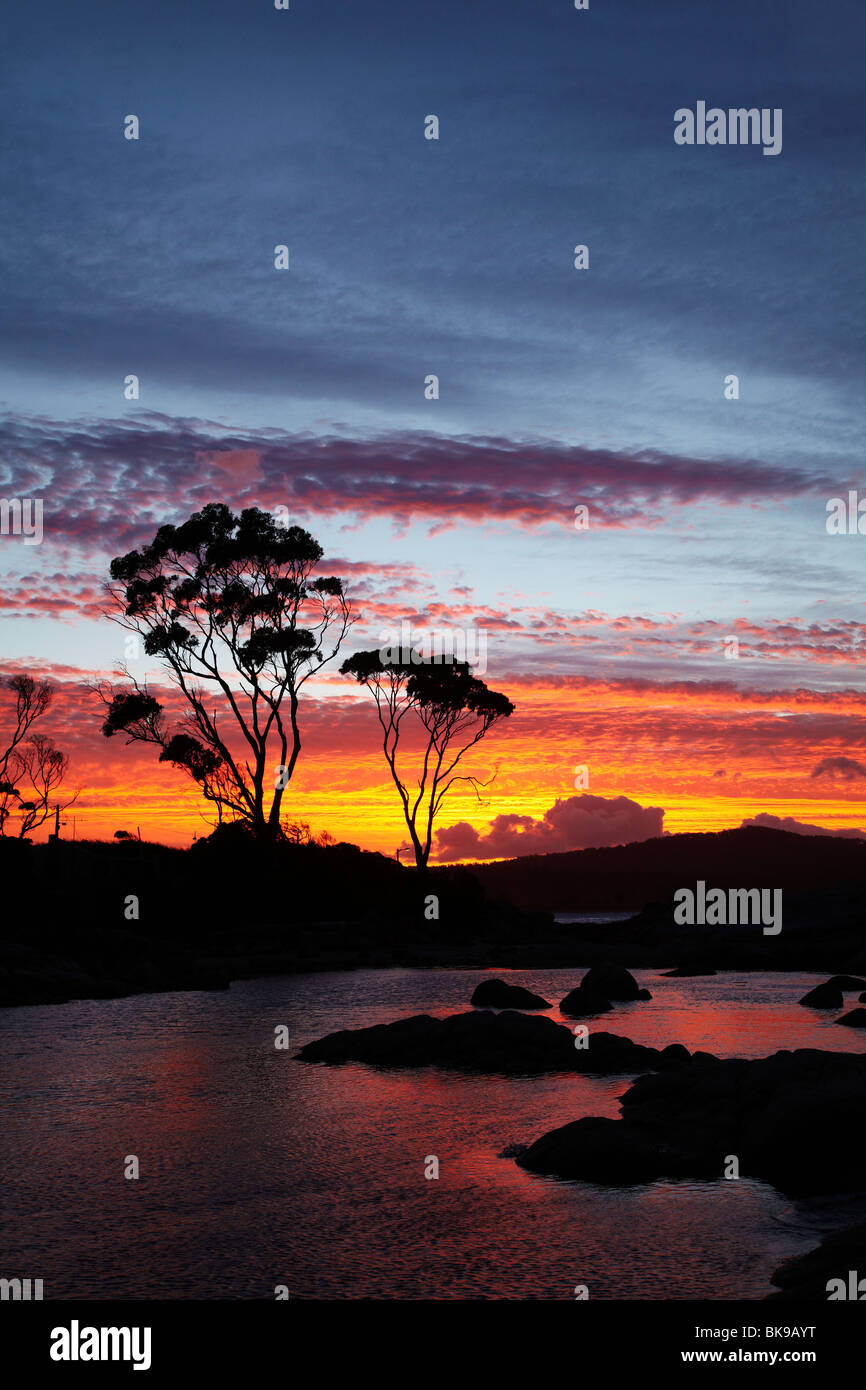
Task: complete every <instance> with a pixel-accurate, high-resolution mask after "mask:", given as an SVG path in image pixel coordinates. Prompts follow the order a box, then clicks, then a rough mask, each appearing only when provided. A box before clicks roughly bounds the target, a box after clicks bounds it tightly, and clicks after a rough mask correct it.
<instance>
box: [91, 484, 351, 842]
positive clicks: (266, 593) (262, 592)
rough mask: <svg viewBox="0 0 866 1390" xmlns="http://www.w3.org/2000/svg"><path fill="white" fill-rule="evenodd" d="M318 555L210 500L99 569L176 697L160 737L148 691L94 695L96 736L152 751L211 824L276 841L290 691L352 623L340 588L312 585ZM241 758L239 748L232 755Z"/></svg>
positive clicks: (293, 732) (286, 776) (133, 688)
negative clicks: (175, 715)
mask: <svg viewBox="0 0 866 1390" xmlns="http://www.w3.org/2000/svg"><path fill="white" fill-rule="evenodd" d="M322 554H323V552H322V548H321V546H320V545H319V544H318V542H317V541H316V540H314V538H313V537H312V536H311V535H310V533H309V532H308V531H305V530H303V529H302V528H301V527H299V526H285V527H284V526H281V525H278V524H277V523H276V522H275V521H274V519H273V517H272V516H271V515H270V514H269V513H268V512H264V511H261V510H260V509H259V508H258V507H248V508H246V509H245V510H244V511H242V512H241V513H240V515H239V516H235V515H234V514H233V513H232V512H231V511H230V510H229V508H228V507H227V506H225V505H224V504H223V503H219V502H211V503H209V504H208V505H207V506H205V507H203V508H202V510H201V511H200V512H195V513H194V514H193V515H192V516H191V517H190V518H189V519H188V520H187V521H185V522H184V523H183V524H182V525H180V526H161V527H160V528H159V530H158V531H157V533H156V536H155V537H154V539H153V541H152V542H151V543H150V545H148V546H145V547H144V548H143V549H142V550H132V551H130V552H129V554H127V555H123V556H121V557H119V558H118V559H115V560H113V561H112V563H111V581H112V582H111V583H109V585H108V586H107V588H108V593H109V595H110V596H111V599H112V600H113V613H112V616H113V617H114V619H115V621H118V622H119V623H120V624H121V626H123V627H126V628H127V629H129V630H130V631H132V632H136V633H138V634H139V636H140V637H141V638H142V640H143V643H144V651H145V653H146V654H147V655H148V656H155V657H158V658H159V659H160V660H161V661H162V662H163V663H164V665H165V667H166V668H167V673H168V675H169V678H170V680H171V682H172V684H173V685H174V686H175V687H176V689H177V690H178V691H179V692H180V694H181V696H182V697H183V699H184V700H185V701H186V705H187V713H186V717H185V719H184V720H183V721H182V722H181V724H180V727H178V728H176V729H175V730H174V731H172V730H171V729H170V728H169V726H168V722H167V718H166V713H165V710H164V708H163V706H162V705H160V703H159V701H158V700H156V698H155V697H154V696H153V695H151V693H150V692H149V691H148V689H147V685H146V683H144V684H139V682H138V681H137V680H136V679H135V678H134V677H132V676H130V675H129V671H128V669H126V670H125V674H126V675H127V677H128V679H129V681H130V684H129V686H127V687H126V688H125V689H116V688H115V687H112V686H110V685H109V686H105V685H103V686H101V687H99V688H98V689H99V694H100V696H101V698H102V700H103V703H104V705H105V707H106V717H105V720H104V723H103V726H102V732H103V733H104V734H105V736H106V737H107V738H111V737H112V736H113V735H114V734H117V733H124V734H126V736H127V742H142V743H152V744H156V745H158V746H159V747H160V748H161V750H162V751H161V754H160V762H171V763H174V764H175V765H176V766H178V767H182V768H183V769H184V770H185V771H186V772H187V773H188V774H189V776H190V777H192V778H193V779H194V780H195V781H196V782H197V783H198V784H199V786H200V787H201V789H202V793H203V795H204V797H205V799H206V800H207V801H209V802H212V803H213V805H214V807H215V809H216V812H217V818H218V820H219V821H220V822H221V821H223V820H224V819H229V820H239V821H241V822H243V823H245V824H246V825H248V826H249V828H250V829H251V830H252V831H253V832H254V833H255V834H256V835H259V836H262V837H273V838H277V837H279V835H280V833H281V832H280V812H281V807H282V800H283V796H284V794H285V791H286V788H287V787H288V784H289V782H290V781H291V778H292V775H293V773H294V771H295V765H296V763H297V761H298V756H299V754H300V751H301V730H300V720H299V705H300V692H301V690H302V687H303V686H304V685H305V683H306V682H307V681H308V680H309V679H310V677H311V676H313V675H315V674H316V672H318V671H319V670H321V668H322V667H323V666H324V665H325V664H326V663H327V662H329V661H332V660H333V658H334V657H335V656H336V655H337V652H338V651H339V649H340V645H341V643H342V641H343V639H344V637H345V635H346V632H347V631H348V629H349V626H350V625H351V622H352V617H351V614H350V610H349V604H348V601H347V599H346V597H345V595H344V593H343V584H342V581H341V580H340V579H336V578H333V577H329V578H324V577H321V576H319V577H314V571H315V569H316V567H317V565H318V563H319V561H320V560H321V558H322ZM238 749H240V752H238Z"/></svg>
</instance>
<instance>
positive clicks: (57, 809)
mask: <svg viewBox="0 0 866 1390" xmlns="http://www.w3.org/2000/svg"><path fill="white" fill-rule="evenodd" d="M54 838H55V840H59V839H60V802H59V801H56V802H55V803H54Z"/></svg>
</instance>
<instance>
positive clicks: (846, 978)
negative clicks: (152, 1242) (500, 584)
mask: <svg viewBox="0 0 866 1390" xmlns="http://www.w3.org/2000/svg"><path fill="white" fill-rule="evenodd" d="M827 985H828V987H829V986H830V985H832V986H833V988H834V989H841V990H846V989H866V980H861V978H860V976H859V975H831V976H830V979H829V980H828V981H827Z"/></svg>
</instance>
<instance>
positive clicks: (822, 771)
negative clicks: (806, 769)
mask: <svg viewBox="0 0 866 1390" xmlns="http://www.w3.org/2000/svg"><path fill="white" fill-rule="evenodd" d="M810 776H812V777H841V779H842V781H843V782H854V781H856V779H857V778H858V777H866V767H864V765H863V763H858V762H857V760H856V758H845V757H841V756H840V757H838V758H822V759H821V761H820V762H819V764H818V766H817V767H813V768H812V771H811V774H810Z"/></svg>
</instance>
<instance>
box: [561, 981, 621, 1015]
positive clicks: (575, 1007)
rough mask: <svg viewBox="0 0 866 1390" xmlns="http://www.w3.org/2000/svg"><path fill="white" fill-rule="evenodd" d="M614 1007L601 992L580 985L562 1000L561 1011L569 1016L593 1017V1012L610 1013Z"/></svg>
mask: <svg viewBox="0 0 866 1390" xmlns="http://www.w3.org/2000/svg"><path fill="white" fill-rule="evenodd" d="M612 1008H613V1005H612V1004H609V1003H608V1001H607V1000H606V999H602V997H601V995H600V994H594V993H593V991H592V990H590V989H584V988H583V985H578V987H577V989H573V990H572V991H571V993H570V994H567V995H566V996H565V998H564V999H563V1000H561V1001H560V1005H559V1012H560V1013H561V1014H565V1015H566V1016H567V1017H568V1018H591V1017H592V1015H593V1014H606V1013H610V1011H611V1009H612Z"/></svg>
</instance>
